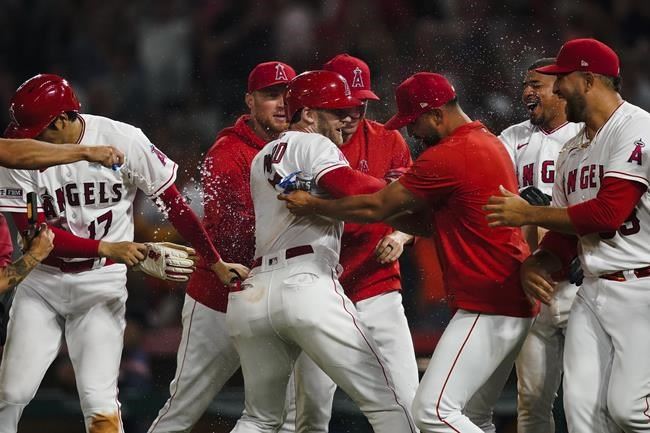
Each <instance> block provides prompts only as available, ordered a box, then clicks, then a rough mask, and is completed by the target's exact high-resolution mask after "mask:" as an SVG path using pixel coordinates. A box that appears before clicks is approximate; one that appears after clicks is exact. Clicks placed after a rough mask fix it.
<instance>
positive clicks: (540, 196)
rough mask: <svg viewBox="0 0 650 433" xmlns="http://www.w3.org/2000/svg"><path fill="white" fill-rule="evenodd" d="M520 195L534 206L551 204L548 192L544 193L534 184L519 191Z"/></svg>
mask: <svg viewBox="0 0 650 433" xmlns="http://www.w3.org/2000/svg"><path fill="white" fill-rule="evenodd" d="M519 196H520V197H521V198H523V199H524V200H526V201H527V202H528V203H530V204H532V205H533V206H550V205H551V197H549V196H548V195H547V194H544V193H543V192H542V191H541V190H539V189H538V188H535V187H534V186H529V187H527V188H524V189H522V190H521V191H519Z"/></svg>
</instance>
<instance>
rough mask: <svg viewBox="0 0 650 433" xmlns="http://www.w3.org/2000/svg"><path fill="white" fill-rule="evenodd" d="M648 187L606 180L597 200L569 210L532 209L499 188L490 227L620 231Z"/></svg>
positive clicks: (490, 208)
mask: <svg viewBox="0 0 650 433" xmlns="http://www.w3.org/2000/svg"><path fill="white" fill-rule="evenodd" d="M646 189H647V188H646V186H645V185H644V184H642V183H640V182H635V181H631V180H626V179H620V178H615V177H605V178H604V179H603V181H602V183H601V185H600V190H598V194H597V195H596V198H593V199H591V200H587V201H585V202H583V203H580V204H577V205H573V206H570V207H540V206H531V205H530V204H528V203H527V202H526V201H525V200H524V199H522V198H521V197H519V196H518V195H516V194H514V193H512V192H510V191H508V190H507V189H505V188H503V187H500V192H501V195H500V196H492V197H490V199H489V201H488V203H487V205H485V206H483V209H484V210H486V211H489V212H490V213H489V214H488V215H487V219H488V221H489V224H488V225H489V226H490V227H500V226H522V225H526V224H531V225H536V226H540V227H544V228H547V229H549V230H554V231H557V232H561V233H568V234H579V235H586V234H589V233H599V232H607V231H614V230H617V229H618V228H619V227H620V226H621V225H622V224H623V223H624V222H625V220H626V219H627V218H628V217H629V216H630V215H631V214H632V211H633V210H634V207H635V206H636V205H637V203H638V202H639V200H640V199H641V197H642V196H643V194H645V192H646Z"/></svg>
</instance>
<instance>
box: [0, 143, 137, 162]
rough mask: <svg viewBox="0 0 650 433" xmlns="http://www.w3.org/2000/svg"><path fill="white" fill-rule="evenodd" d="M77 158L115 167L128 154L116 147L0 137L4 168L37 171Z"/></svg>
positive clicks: (0, 150)
mask: <svg viewBox="0 0 650 433" xmlns="http://www.w3.org/2000/svg"><path fill="white" fill-rule="evenodd" d="M77 161H88V162H94V163H98V164H101V165H103V166H104V167H109V168H111V167H113V166H119V165H122V163H123V162H124V154H123V153H122V152H120V151H119V150H118V149H116V148H114V147H112V146H80V145H78V144H52V143H45V142H42V141H37V140H29V139H24V140H20V139H9V138H0V166H2V167H7V168H22V169H27V170H35V169H39V168H47V167H50V166H53V165H59V164H69V163H72V162H77Z"/></svg>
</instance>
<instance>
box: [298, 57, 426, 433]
mask: <svg viewBox="0 0 650 433" xmlns="http://www.w3.org/2000/svg"><path fill="white" fill-rule="evenodd" d="M323 69H325V70H329V71H333V72H337V73H339V74H341V75H342V76H343V77H344V78H345V79H346V81H347V82H348V85H349V86H350V91H351V94H352V97H354V98H357V99H360V100H361V101H363V105H361V106H360V107H358V108H356V109H354V110H352V111H351V114H352V116H351V121H350V122H347V123H346V124H345V125H344V126H343V128H342V129H341V133H342V136H343V142H342V144H340V145H339V148H340V149H341V152H343V155H345V157H346V159H347V160H348V162H349V164H350V166H351V167H353V168H355V169H356V170H358V171H360V172H362V173H366V174H369V175H371V176H374V177H376V178H378V179H384V178H387V177H389V178H390V177H391V176H395V178H396V177H399V175H400V174H401V173H402V172H403V170H404V169H405V167H408V166H409V165H411V155H410V153H409V150H408V147H407V145H406V142H405V141H404V139H403V138H402V136H401V135H400V134H399V133H398V132H397V131H389V130H387V129H386V128H384V126H383V125H382V124H381V123H377V122H373V121H371V120H369V119H367V118H366V116H365V114H366V109H367V105H368V101H373V100H379V98H378V97H377V95H375V93H374V92H373V91H372V90H371V86H370V70H369V68H368V65H367V64H366V63H365V62H364V61H362V60H361V59H358V58H356V57H352V56H350V55H347V54H340V55H338V56H335V57H334V58H332V59H331V60H330V61H328V62H327V63H325V65H324V66H323ZM391 180H393V179H391ZM412 238H413V237H412V236H410V235H407V234H405V233H401V232H398V231H393V230H392V229H391V228H390V226H388V225H385V224H371V225H362V224H354V223H346V224H345V226H344V230H343V236H342V238H341V258H340V260H341V266H342V267H343V273H342V274H341V276H340V277H339V281H340V283H341V285H342V286H343V289H344V291H345V294H346V295H347V296H348V297H349V298H350V300H351V301H352V302H354V304H355V306H356V308H357V311H358V313H359V318H360V319H361V323H363V324H364V325H365V327H366V328H367V329H368V332H369V333H370V335H372V337H373V338H374V340H375V343H376V344H377V348H378V349H379V351H380V353H381V356H382V357H383V359H384V360H385V362H386V367H387V369H388V370H389V371H390V372H391V375H392V377H393V381H394V384H395V391H396V393H397V396H398V397H399V398H400V400H401V401H403V402H404V403H405V404H406V406H407V407H408V408H410V406H411V403H412V402H413V397H414V396H415V391H416V390H417V387H418V381H419V376H418V367H417V362H416V359H415V352H414V349H413V340H412V338H411V333H410V331H409V327H408V322H407V320H406V317H405V315H404V308H403V306H402V296H401V294H400V290H401V281H400V272H399V263H398V262H397V259H398V258H399V256H400V255H401V254H402V251H403V250H404V244H405V243H407V242H410V241H411V240H412ZM295 377H296V385H297V386H296V400H297V408H298V409H297V418H296V431H298V432H300V433H302V432H327V431H328V426H329V420H330V417H331V410H332V402H333V400H334V391H335V390H336V385H334V382H332V379H330V378H329V376H327V375H326V374H325V373H324V372H323V371H322V370H320V369H319V368H318V367H317V366H316V364H315V363H314V362H313V361H312V360H311V359H310V358H309V357H308V356H305V355H302V356H300V357H299V358H298V362H297V363H296V369H295ZM289 413H290V414H291V413H293V412H289Z"/></svg>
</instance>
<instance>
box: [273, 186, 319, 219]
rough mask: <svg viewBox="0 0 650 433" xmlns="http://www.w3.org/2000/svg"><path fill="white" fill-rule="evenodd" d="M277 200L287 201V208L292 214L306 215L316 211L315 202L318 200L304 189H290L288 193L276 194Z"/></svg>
mask: <svg viewBox="0 0 650 433" xmlns="http://www.w3.org/2000/svg"><path fill="white" fill-rule="evenodd" d="M278 200H282V201H286V202H287V209H289V212H291V213H292V214H294V215H298V216H307V215H313V214H315V213H316V208H315V203H316V201H317V200H318V199H317V198H316V197H314V196H312V195H311V194H309V193H308V192H305V191H292V192H291V193H289V194H278Z"/></svg>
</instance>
